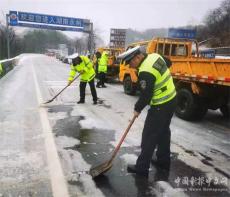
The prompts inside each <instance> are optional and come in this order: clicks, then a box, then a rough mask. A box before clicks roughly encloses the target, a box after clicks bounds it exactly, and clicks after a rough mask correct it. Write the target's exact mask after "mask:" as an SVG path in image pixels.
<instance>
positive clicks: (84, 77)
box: [68, 56, 95, 82]
mask: <svg viewBox="0 0 230 197" xmlns="http://www.w3.org/2000/svg"><path fill="white" fill-rule="evenodd" d="M80 58H81V59H82V62H81V63H80V64H78V65H73V64H72V65H71V70H70V72H69V78H68V80H69V81H73V79H74V76H75V75H76V72H79V73H81V72H83V73H82V74H81V81H82V82H89V81H91V80H92V79H93V78H94V77H95V71H94V69H93V63H92V62H91V61H90V59H89V58H88V57H86V56H80Z"/></svg>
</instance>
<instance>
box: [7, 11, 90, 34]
mask: <svg viewBox="0 0 230 197" xmlns="http://www.w3.org/2000/svg"><path fill="white" fill-rule="evenodd" d="M10 25H11V26H21V27H31V28H41V29H53V30H61V31H82V32H88V31H89V29H90V28H89V25H90V22H89V20H87V19H80V18H70V17H64V16H54V15H44V14H35V13H29V12H17V11H10Z"/></svg>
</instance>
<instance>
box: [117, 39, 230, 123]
mask: <svg viewBox="0 0 230 197" xmlns="http://www.w3.org/2000/svg"><path fill="white" fill-rule="evenodd" d="M193 44H195V46H196V53H195V54H194V55H193V54H192V45H193ZM137 45H141V46H143V47H146V52H147V53H149V54H150V53H154V52H155V53H159V54H161V55H164V56H166V57H168V58H169V59H170V60H171V61H172V66H171V67H170V71H171V74H172V76H173V80H174V82H175V85H176V89H177V108H176V115H177V116H178V117H180V118H182V119H185V120H194V119H201V118H202V117H203V116H204V115H205V114H206V112H207V110H208V109H213V110H216V109H220V111H221V112H222V113H223V115H224V116H226V117H229V113H230V112H229V111H230V60H229V59H216V58H211V59H210V58H204V57H200V56H199V50H198V44H197V42H196V41H195V40H188V39H171V38H155V39H153V40H149V41H145V42H141V43H134V44H132V45H130V46H129V47H134V46H137ZM119 79H120V81H121V82H123V86H124V91H125V93H126V94H130V95H132V94H135V92H136V90H137V87H138V81H137V80H138V77H137V70H136V69H133V68H129V65H125V64H124V62H121V64H120V73H119Z"/></svg>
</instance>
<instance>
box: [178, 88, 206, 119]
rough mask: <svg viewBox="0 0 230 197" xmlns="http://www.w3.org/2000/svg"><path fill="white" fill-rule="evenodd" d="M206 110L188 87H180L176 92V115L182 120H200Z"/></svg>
mask: <svg viewBox="0 0 230 197" xmlns="http://www.w3.org/2000/svg"><path fill="white" fill-rule="evenodd" d="M206 112H207V108H206V107H205V106H204V103H203V102H202V101H201V99H200V98H199V97H198V96H196V95H194V94H193V93H192V92H191V91H189V90H188V89H181V90H179V91H178V93H177V106H176V111H175V113H176V115H177V116H178V117H179V118H181V119H184V120H200V119H202V118H203V117H204V115H205V114H206Z"/></svg>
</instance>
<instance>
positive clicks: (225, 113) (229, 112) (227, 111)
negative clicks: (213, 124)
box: [220, 105, 230, 118]
mask: <svg viewBox="0 0 230 197" xmlns="http://www.w3.org/2000/svg"><path fill="white" fill-rule="evenodd" d="M220 111H221V113H222V114H223V116H224V118H229V117H230V108H229V107H228V105H223V106H221V107H220Z"/></svg>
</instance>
